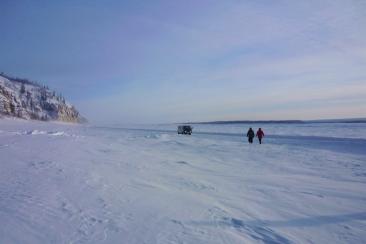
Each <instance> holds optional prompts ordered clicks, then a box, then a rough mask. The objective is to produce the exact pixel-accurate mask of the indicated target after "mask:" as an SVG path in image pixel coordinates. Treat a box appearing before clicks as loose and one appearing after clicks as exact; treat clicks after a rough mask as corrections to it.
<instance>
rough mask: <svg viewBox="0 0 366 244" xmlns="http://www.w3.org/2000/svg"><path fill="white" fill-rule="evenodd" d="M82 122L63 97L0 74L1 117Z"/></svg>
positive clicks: (28, 82)
mask: <svg viewBox="0 0 366 244" xmlns="http://www.w3.org/2000/svg"><path fill="white" fill-rule="evenodd" d="M2 116H7V117H17V118H22V119H27V120H29V119H32V120H44V121H48V120H57V121H64V122H73V123H81V122H85V121H86V120H85V118H83V117H82V116H81V115H80V113H79V112H78V111H77V110H76V108H75V107H74V106H73V105H71V104H70V103H68V102H67V101H66V100H65V98H64V97H63V96H62V95H59V94H56V92H55V91H51V90H50V89H49V88H48V87H46V86H42V85H40V84H38V83H37V82H33V81H29V80H27V79H20V78H13V77H10V76H7V75H4V74H3V73H1V74H0V117H2Z"/></svg>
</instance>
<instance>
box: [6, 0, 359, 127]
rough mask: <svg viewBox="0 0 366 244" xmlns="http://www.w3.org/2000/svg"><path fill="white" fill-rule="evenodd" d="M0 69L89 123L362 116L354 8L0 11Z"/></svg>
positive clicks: (43, 6)
mask: <svg viewBox="0 0 366 244" xmlns="http://www.w3.org/2000/svg"><path fill="white" fill-rule="evenodd" d="M0 10H1V15H0V28H1V34H0V55H1V58H0V70H1V71H3V72H5V73H8V74H12V75H16V76H20V77H26V78H30V79H33V80H38V81H40V82H43V83H45V84H47V85H49V86H50V87H51V88H53V89H55V90H57V91H60V92H62V93H63V94H64V96H65V97H66V98H67V99H68V100H69V101H70V102H71V103H73V104H75V105H76V107H77V108H78V109H79V110H80V112H81V113H82V114H84V115H85V116H86V117H87V118H88V119H89V120H90V121H91V122H95V123H156V122H158V123H160V122H179V121H209V120H231V119H235V120H236V119H244V120H246V119H253V120H257V119H320V118H347V117H366V116H365V115H366V28H365V26H366V1H359V0H355V1H344V0H342V1H339V0H329V1H328V0H321V1H319V0H314V1H312V0H309V1H290V0H288V1H285V0H280V1H264V0H263V1H262V0H259V1H240V0H232V1H230V0H227V1H221V0H218V1H215V0H203V1H197V0H195V1H191V0H188V1H171V0H170V1H169V0H167V1H138V0H135V1H118V0H109V1H108V0H107V1H92V0H85V1H82V0H79V1H71V0H70V1H40V0H36V1H22V0H19V1H12V0H1V1H0Z"/></svg>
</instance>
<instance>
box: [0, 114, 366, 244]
mask: <svg viewBox="0 0 366 244" xmlns="http://www.w3.org/2000/svg"><path fill="white" fill-rule="evenodd" d="M309 126H310V127H311V128H307V127H306V126H305V125H301V126H299V125H285V126H284V125H268V126H267V125H262V127H263V128H264V131H265V132H267V134H268V135H269V136H268V137H265V140H264V144H263V145H259V144H258V143H257V142H256V143H255V144H253V145H248V144H247V143H246V141H245V138H244V137H243V136H241V134H243V133H242V132H243V131H245V130H246V129H247V128H243V127H242V128H239V127H238V126H231V127H230V126H218V125H215V126H210V125H200V126H195V128H194V134H193V135H192V136H184V135H177V134H176V133H175V131H174V130H175V126H174V125H165V126H155V127H149V128H147V127H144V128H142V127H134V128H135V129H132V130H131V129H118V128H107V127H93V126H85V125H67V124H63V123H45V122H30V121H19V120H10V119H4V120H0V169H1V170H0V226H1V228H0V243H149V244H150V243H365V241H366V137H365V134H366V132H365V128H366V126H365V124H357V125H354V124H341V125H340V124H332V125H330V124H319V125H316V126H314V127H312V125H309ZM253 127H254V128H256V127H257V126H256V125H253ZM278 128H281V132H278V131H277V129H278Z"/></svg>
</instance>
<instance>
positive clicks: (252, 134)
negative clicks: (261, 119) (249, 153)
mask: <svg viewBox="0 0 366 244" xmlns="http://www.w3.org/2000/svg"><path fill="white" fill-rule="evenodd" d="M247 137H248V142H249V143H253V138H254V131H253V129H252V128H249V130H248V132H247Z"/></svg>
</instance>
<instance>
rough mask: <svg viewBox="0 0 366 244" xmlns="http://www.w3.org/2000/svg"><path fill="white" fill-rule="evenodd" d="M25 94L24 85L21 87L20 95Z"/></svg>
mask: <svg viewBox="0 0 366 244" xmlns="http://www.w3.org/2000/svg"><path fill="white" fill-rule="evenodd" d="M24 93H25V85H24V84H23V83H22V86H21V87H20V94H24Z"/></svg>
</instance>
